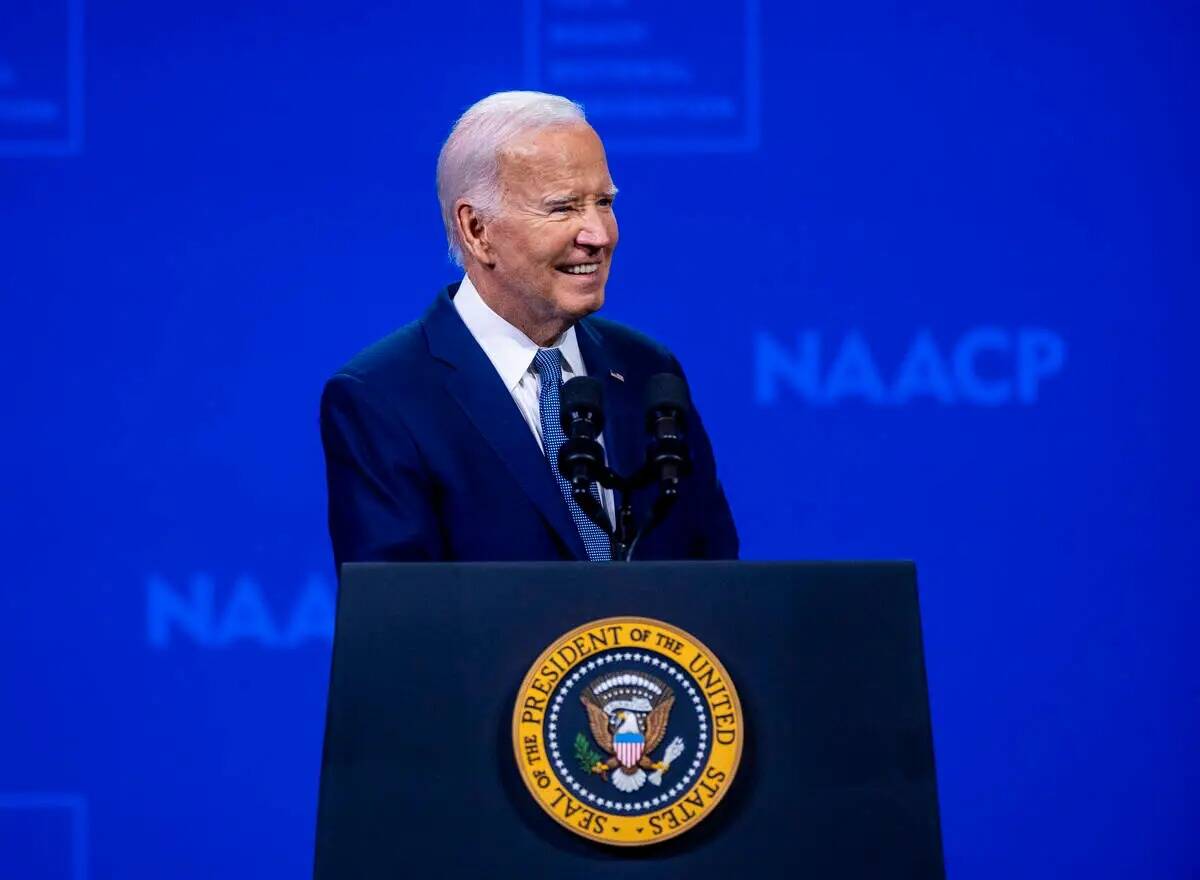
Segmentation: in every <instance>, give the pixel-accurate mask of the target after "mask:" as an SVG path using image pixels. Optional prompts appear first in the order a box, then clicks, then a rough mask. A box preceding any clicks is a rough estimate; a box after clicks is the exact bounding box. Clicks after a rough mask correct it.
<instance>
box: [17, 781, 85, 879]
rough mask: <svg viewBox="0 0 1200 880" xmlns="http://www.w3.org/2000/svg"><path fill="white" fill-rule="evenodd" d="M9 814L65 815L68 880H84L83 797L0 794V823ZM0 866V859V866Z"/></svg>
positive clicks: (42, 794)
mask: <svg viewBox="0 0 1200 880" xmlns="http://www.w3.org/2000/svg"><path fill="white" fill-rule="evenodd" d="M9 811H17V812H23V813H29V812H34V811H38V812H65V813H66V814H67V816H68V817H69V818H68V822H69V826H70V831H69V832H68V837H69V840H67V841H64V844H65V846H66V847H68V848H69V855H68V858H67V861H68V863H69V865H70V868H69V870H70V874H69V875H68V876H69V880H87V861H88V857H87V839H88V814H87V801H86V800H85V799H84V797H83V795H80V794H62V793H54V794H51V793H42V792H39V793H32V792H31V793H21V794H16V793H4V792H0V822H2V821H4V813H5V812H9ZM2 863H3V861H2V860H0V864H2Z"/></svg>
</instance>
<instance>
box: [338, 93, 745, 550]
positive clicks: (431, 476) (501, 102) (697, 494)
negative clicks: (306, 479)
mask: <svg viewBox="0 0 1200 880" xmlns="http://www.w3.org/2000/svg"><path fill="white" fill-rule="evenodd" d="M437 184H438V197H439V199H440V201H441V207H442V218H443V220H444V222H445V225H446V235H447V237H448V239H449V242H450V252H451V255H452V256H453V257H454V259H455V261H456V262H457V263H458V264H459V265H461V266H462V267H463V268H464V269H465V270H466V274H465V276H464V277H463V279H462V281H460V282H459V283H457V284H452V285H450V286H449V287H447V288H446V289H444V290H443V291H442V292H441V293H439V294H438V296H437V299H435V300H434V302H433V305H432V306H430V308H429V310H428V311H427V312H426V313H425V315H424V316H423V317H422V318H421V319H420V320H418V321H416V322H414V323H412V324H409V325H408V326H406V327H403V328H401V329H400V330H398V331H396V332H395V333H393V334H392V335H390V336H388V337H387V338H385V339H383V340H381V341H380V342H378V343H376V344H375V345H373V346H371V347H370V348H368V349H366V350H365V351H363V352H362V353H360V354H359V355H358V356H356V357H355V358H354V359H353V360H351V361H350V362H349V363H348V364H347V365H346V366H345V367H344V368H343V369H342V370H340V371H339V372H338V373H337V374H336V375H335V376H334V377H333V378H332V379H330V380H329V382H328V384H327V385H326V387H325V393H324V395H323V397H322V400H321V436H322V440H323V443H324V447H325V459H326V470H327V478H328V484H329V529H330V534H331V536H332V538H333V549H334V557H335V560H336V562H337V563H338V565H339V566H340V564H341V563H343V562H357V561H380V560H555V559H564V560H571V559H591V560H606V559H610V558H611V555H610V553H611V550H610V547H609V544H608V540H607V536H606V535H605V534H604V532H603V531H601V530H600V529H599V527H598V526H597V525H596V524H595V523H594V522H592V521H591V520H589V519H588V518H587V517H586V516H584V515H583V514H582V512H581V511H580V509H579V506H578V505H577V504H576V502H575V500H574V499H573V498H572V497H571V496H570V491H569V489H568V488H567V483H566V481H565V480H563V479H562V477H561V475H559V473H558V466H557V463H556V461H555V456H554V455H553V451H554V449H555V448H557V445H559V444H561V442H562V437H561V434H560V433H559V432H560V428H559V427H558V425H557V419H556V418H555V415H556V414H557V412H558V409H559V388H560V385H561V383H562V382H565V381H566V380H568V379H570V378H572V377H574V376H582V375H590V376H594V377H596V378H597V379H599V380H600V381H601V382H602V383H603V387H604V395H605V402H606V404H605V405H606V414H607V425H606V427H605V429H604V436H603V437H602V438H601V442H602V443H603V445H604V447H605V449H606V455H607V458H608V462H609V464H610V466H612V467H613V468H614V469H616V470H617V471H618V472H622V473H630V472H632V471H633V470H635V469H636V468H637V466H638V465H639V464H640V463H641V461H642V459H643V456H644V449H645V443H646V438H645V426H644V422H643V413H642V393H643V389H644V388H645V385H646V382H647V380H648V379H649V378H650V377H651V376H653V375H654V374H656V373H662V372H673V373H678V374H680V375H682V372H681V370H680V367H679V364H678V362H677V361H676V360H675V358H674V357H673V356H672V355H671V354H670V353H669V352H668V351H667V350H666V349H664V348H663V347H662V346H660V345H658V344H656V343H655V342H653V341H651V340H650V339H648V338H646V337H645V336H642V335H641V334H639V333H637V332H635V331H633V330H630V329H628V328H626V327H623V326H621V325H619V324H615V323H613V322H611V321H606V320H604V319H601V318H595V317H589V316H590V315H592V313H593V312H595V311H596V310H598V309H599V308H600V307H601V306H602V305H603V304H604V287H605V283H606V282H607V280H608V273H609V270H610V268H611V265H612V255H613V251H614V250H615V249H616V246H617V219H616V215H615V213H614V212H613V199H614V197H615V196H616V192H617V188H616V187H615V186H613V182H612V178H611V177H610V176H609V173H608V164H607V162H606V160H605V155H604V147H603V145H602V144H601V143H600V138H599V137H597V135H596V132H595V131H593V130H592V128H591V126H589V125H588V124H587V122H586V120H585V118H584V114H583V111H582V109H581V108H580V107H579V106H578V105H576V104H574V103H572V102H571V101H568V100H567V99H565V98H561V97H557V96H554V95H545V94H541V93H538V92H502V93H499V94H495V95H491V96H490V97H487V98H485V99H483V100H482V101H480V102H479V103H477V104H475V105H474V106H473V107H471V108H470V109H469V110H467V112H466V113H464V114H463V116H462V118H460V119H459V120H458V122H457V123H456V124H455V126H454V128H453V130H452V131H451V132H450V137H449V138H448V139H447V140H446V143H445V145H444V146H443V147H442V152H441V155H440V156H439V157H438V169H437ZM688 438H689V442H690V446H691V452H692V458H693V461H694V470H693V473H692V474H691V476H689V477H688V478H687V479H686V480H685V481H684V484H683V487H682V489H681V491H680V503H679V504H677V505H676V509H675V511H674V512H673V513H672V514H671V515H670V517H668V518H667V520H666V522H665V523H664V524H663V525H662V526H661V527H659V528H658V529H657V530H656V531H654V532H651V533H650V534H649V535H648V536H647V537H646V538H645V540H644V541H643V542H642V543H640V544H639V545H638V551H637V557H638V558H641V559H689V558H691V559H705V558H715V559H730V558H735V557H736V556H737V549H738V542H737V532H736V530H735V529H734V524H733V518H732V516H731V514H730V511H729V505H728V503H727V502H726V500H725V494H724V492H723V491H722V489H721V486H720V483H719V482H718V481H717V475H716V465H715V463H714V460H713V453H712V448H711V446H710V444H709V441H708V437H707V435H706V434H705V432H704V428H703V426H702V425H701V424H700V420H699V417H698V416H696V415H693V417H692V419H691V422H690V430H689V433H688ZM653 493H654V490H653V489H647V490H643V491H642V492H640V493H639V494H638V495H637V496H636V497H635V499H634V510H635V514H636V515H637V517H638V518H639V519H640V520H644V519H645V518H646V517H647V516H648V510H649V506H650V504H651V503H652V501H653ZM600 500H601V502H602V504H603V506H604V508H605V510H606V511H607V513H608V515H609V517H610V519H611V517H612V516H613V499H612V494H611V492H609V491H608V490H605V491H603V493H602V496H601V498H600Z"/></svg>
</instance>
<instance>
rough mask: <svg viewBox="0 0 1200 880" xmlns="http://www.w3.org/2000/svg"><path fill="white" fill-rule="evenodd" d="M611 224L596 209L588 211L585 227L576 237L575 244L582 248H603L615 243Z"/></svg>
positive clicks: (584, 222)
mask: <svg viewBox="0 0 1200 880" xmlns="http://www.w3.org/2000/svg"><path fill="white" fill-rule="evenodd" d="M610 226H611V224H610V223H608V222H607V221H606V218H605V217H603V216H601V214H600V212H599V211H597V210H596V209H595V208H590V209H588V210H587V211H586V212H585V214H584V217H583V226H581V227H580V229H579V232H578V233H576V235H575V243H576V244H577V245H579V246H580V247H587V248H602V247H608V246H609V245H611V244H612V242H613V233H612V229H611V228H610Z"/></svg>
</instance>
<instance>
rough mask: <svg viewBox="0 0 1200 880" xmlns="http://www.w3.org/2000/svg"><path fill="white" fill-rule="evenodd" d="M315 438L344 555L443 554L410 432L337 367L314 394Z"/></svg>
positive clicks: (382, 558) (385, 558) (333, 533)
mask: <svg viewBox="0 0 1200 880" xmlns="http://www.w3.org/2000/svg"><path fill="white" fill-rule="evenodd" d="M321 443H322V446H323V447H324V449H325V476H326V482H327V485H328V489H329V535H330V538H331V539H332V541H333V556H334V562H335V563H336V565H337V568H338V572H339V574H340V572H341V566H342V563H344V562H399V561H428V560H438V559H442V558H444V557H445V552H444V548H443V542H442V539H441V533H440V530H439V528H438V524H437V517H436V515H435V509H434V504H433V487H432V485H431V480H430V476H429V473H428V471H427V470H426V469H425V468H424V466H423V464H422V461H421V457H420V453H419V451H418V450H417V447H416V444H415V443H414V442H413V439H412V435H411V434H410V432H409V430H408V428H407V427H406V426H405V425H404V423H403V421H402V420H401V419H400V418H399V417H398V416H397V415H391V414H389V415H385V414H383V413H382V412H381V409H380V408H379V407H377V406H375V405H373V404H372V401H371V399H370V394H369V390H368V388H367V387H366V386H365V385H364V384H363V383H362V382H361V381H360V380H359V379H357V378H356V377H354V376H351V375H349V374H347V373H339V374H337V375H336V376H334V377H333V378H332V379H330V380H329V382H328V383H326V385H325V391H324V393H323V394H322V395H321Z"/></svg>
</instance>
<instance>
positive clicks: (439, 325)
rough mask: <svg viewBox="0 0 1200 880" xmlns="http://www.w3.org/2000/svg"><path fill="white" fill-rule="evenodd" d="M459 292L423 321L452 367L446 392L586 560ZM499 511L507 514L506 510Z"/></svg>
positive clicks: (433, 347)
mask: <svg viewBox="0 0 1200 880" xmlns="http://www.w3.org/2000/svg"><path fill="white" fill-rule="evenodd" d="M457 289H458V285H457V284H455V285H451V286H450V287H448V288H446V289H445V290H443V291H442V292H441V293H440V294H439V295H438V298H437V300H436V301H435V302H434V304H433V306H432V307H431V308H430V309H429V311H428V312H427V313H426V314H425V317H424V318H423V319H422V323H423V324H424V327H425V336H426V339H427V340H428V342H429V351H430V354H431V355H433V356H434V357H435V358H437V359H438V360H441V361H443V362H444V363H446V364H448V365H449V366H451V367H453V370H452V372H450V374H449V375H448V376H447V378H446V390H447V391H448V392H449V393H450V395H451V396H452V397H453V398H454V399H455V400H456V401H457V402H458V404H459V406H461V407H462V408H463V411H464V412H466V414H467V417H468V418H469V419H470V420H471V421H472V422H473V423H474V425H475V427H476V428H477V429H478V430H479V433H480V434H482V435H483V438H484V440H486V441H487V443H488V444H489V445H490V446H491V447H492V449H494V450H495V451H496V454H497V455H498V456H499V457H500V460H501V461H502V462H504V465H505V466H506V467H507V468H508V470H509V471H510V472H511V473H512V475H513V477H514V478H515V479H516V481H517V484H518V485H519V486H520V487H521V489H522V491H524V493H525V494H526V495H527V496H529V499H530V501H532V502H533V504H534V506H535V507H536V508H537V509H538V511H539V512H540V513H541V514H542V516H543V517H544V518H545V520H546V522H547V523H548V524H549V525H550V527H551V528H552V529H553V530H554V532H555V533H556V534H557V535H558V536H559V538H560V539H561V540H562V541H563V542H564V543H565V544H566V545H567V546H568V547H569V548H570V549H571V551H572V553H574V555H575V557H576V558H577V559H587V551H586V550H585V549H584V546H583V539H582V538H580V536H579V530H578V529H577V528H575V524H574V523H573V522H572V521H571V515H570V513H569V511H568V510H567V504H566V501H565V500H564V499H563V497H562V493H561V492H559V489H558V484H557V483H556V482H555V481H554V476H553V475H552V474H551V473H550V468H549V465H548V463H547V462H546V457H545V455H543V454H542V451H541V449H539V448H538V444H537V441H536V440H535V439H534V437H533V434H532V433H531V432H530V430H529V425H528V424H526V422H525V419H524V418H523V417H522V415H521V412H520V410H519V409H518V408H517V405H516V404H515V403H514V402H513V399H512V395H511V394H509V392H508V389H507V388H505V387H504V383H503V382H502V381H501V380H500V376H499V375H498V374H497V373H496V369H495V367H493V366H492V362H491V361H490V360H488V357H487V355H486V354H485V353H484V351H483V349H482V348H480V347H479V344H478V343H477V342H476V341H475V338H474V337H473V336H472V335H471V332H470V331H469V330H468V329H467V327H466V325H465V324H463V322H462V319H461V318H460V317H459V316H458V312H457V311H456V310H455V308H454V303H453V302H451V299H450V297H451V295H452V293H453V292H455V291H457ZM494 513H496V514H497V515H503V513H502V512H501V511H495V512H494Z"/></svg>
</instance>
